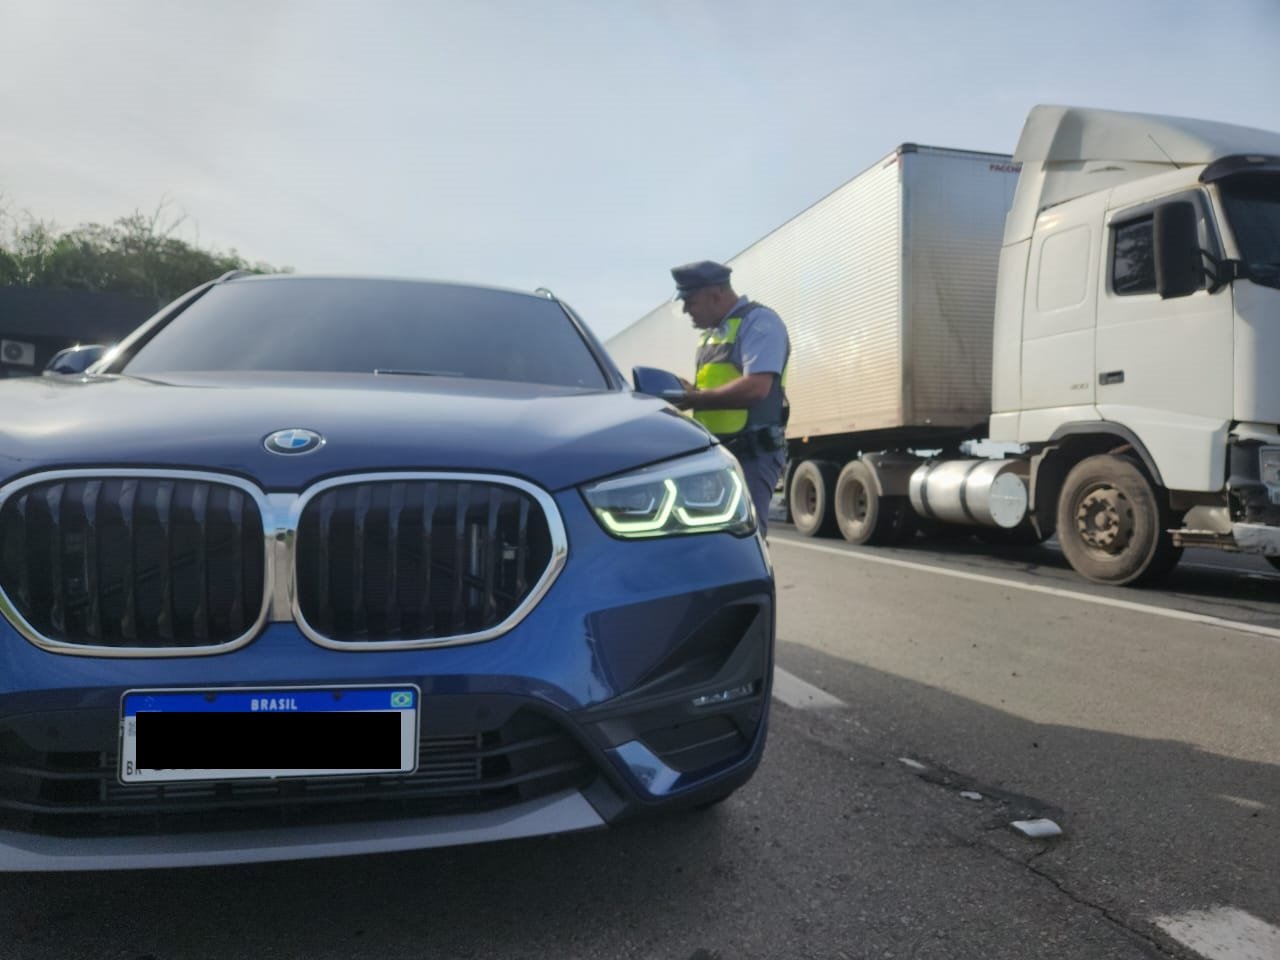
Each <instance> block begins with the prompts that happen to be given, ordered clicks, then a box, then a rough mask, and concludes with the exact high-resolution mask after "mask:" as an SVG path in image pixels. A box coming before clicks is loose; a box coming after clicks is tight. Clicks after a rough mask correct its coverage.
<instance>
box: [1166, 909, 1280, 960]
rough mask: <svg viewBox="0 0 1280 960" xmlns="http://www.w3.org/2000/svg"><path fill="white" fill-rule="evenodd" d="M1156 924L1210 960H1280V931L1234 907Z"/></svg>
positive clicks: (1187, 915)
mask: <svg viewBox="0 0 1280 960" xmlns="http://www.w3.org/2000/svg"><path fill="white" fill-rule="evenodd" d="M1155 924H1156V926H1157V927H1159V928H1160V929H1161V930H1163V931H1164V932H1165V933H1167V934H1168V935H1169V936H1171V937H1173V939H1175V940H1177V941H1178V942H1179V943H1180V944H1182V945H1183V946H1184V947H1189V948H1190V949H1192V950H1194V951H1195V952H1196V953H1198V954H1200V956H1202V957H1204V958H1206V960H1276V958H1277V957H1280V930H1277V929H1276V928H1275V927H1273V926H1271V924H1269V923H1264V922H1263V921H1262V920H1259V919H1258V918H1257V917H1255V916H1254V915H1253V914H1251V913H1245V912H1244V911H1243V910H1237V909H1235V908H1234V907H1214V908H1213V909H1211V910H1191V911H1189V912H1187V913H1182V914H1178V915H1177V916H1174V917H1156V919H1155Z"/></svg>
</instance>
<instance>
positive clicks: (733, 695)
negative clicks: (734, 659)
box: [691, 683, 756, 707]
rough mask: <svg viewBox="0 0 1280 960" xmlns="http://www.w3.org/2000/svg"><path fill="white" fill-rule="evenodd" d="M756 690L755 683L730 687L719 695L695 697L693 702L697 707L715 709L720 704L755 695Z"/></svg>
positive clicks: (711, 694) (709, 694)
mask: <svg viewBox="0 0 1280 960" xmlns="http://www.w3.org/2000/svg"><path fill="white" fill-rule="evenodd" d="M755 689H756V685H755V684H754V683H747V684H743V685H742V686H741V687H730V688H729V689H728V690H721V691H719V692H718V693H706V694H703V695H702V696H700V697H694V698H693V700H692V701H691V702H692V704H693V706H695V707H713V706H715V705H717V704H720V703H729V702H731V701H733V700H741V699H742V698H743V697H749V696H751V694H753V693H755Z"/></svg>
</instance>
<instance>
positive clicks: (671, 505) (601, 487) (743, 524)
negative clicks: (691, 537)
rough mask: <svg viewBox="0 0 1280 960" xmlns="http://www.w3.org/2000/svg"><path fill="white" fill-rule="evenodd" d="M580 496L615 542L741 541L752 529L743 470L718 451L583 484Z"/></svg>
mask: <svg viewBox="0 0 1280 960" xmlns="http://www.w3.org/2000/svg"><path fill="white" fill-rule="evenodd" d="M582 495H583V496H584V497H586V500H587V503H588V504H589V505H590V506H591V510H592V512H593V513H595V515H596V519H597V520H599V521H600V525H601V526H602V527H604V528H605V530H607V531H608V532H609V533H611V534H613V535H614V536H615V537H624V538H627V539H634V538H642V537H671V536H679V535H682V534H691V533H720V532H727V533H732V534H733V535H734V536H738V537H745V536H747V535H748V534H750V533H752V532H754V531H755V528H756V521H755V513H754V512H753V511H752V508H751V497H750V496H749V495H748V494H747V483H746V480H744V479H743V476H742V468H741V467H739V466H738V461H737V460H736V459H734V457H733V456H732V455H730V454H728V453H726V452H725V451H724V450H722V449H721V448H720V447H712V448H711V449H710V450H708V451H706V452H704V453H699V454H695V455H694V456H692V457H683V458H681V459H679V460H672V461H669V462H667V463H660V464H656V465H655V466H652V467H645V468H643V469H641V470H636V471H634V472H632V473H627V474H623V475H622V476H620V477H612V478H610V479H608V480H602V481H600V482H599V483H592V484H588V485H587V486H585V487H583V488H582Z"/></svg>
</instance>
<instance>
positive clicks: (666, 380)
mask: <svg viewBox="0 0 1280 960" xmlns="http://www.w3.org/2000/svg"><path fill="white" fill-rule="evenodd" d="M631 382H632V383H634V384H635V386H636V393H643V394H645V395H646V396H649V397H657V398H658V399H660V400H667V401H674V400H679V399H681V398H682V397H684V386H683V385H682V384H681V383H680V378H679V377H677V376H676V375H675V374H674V373H669V372H668V371H666V370H659V369H658V368H657V367H632V368H631Z"/></svg>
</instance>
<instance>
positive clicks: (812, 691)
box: [773, 667, 847, 710]
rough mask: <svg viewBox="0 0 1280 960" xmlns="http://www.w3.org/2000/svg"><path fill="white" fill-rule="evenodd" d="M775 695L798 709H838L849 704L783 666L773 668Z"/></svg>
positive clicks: (789, 705)
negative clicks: (788, 671)
mask: <svg viewBox="0 0 1280 960" xmlns="http://www.w3.org/2000/svg"><path fill="white" fill-rule="evenodd" d="M773 695H774V696H775V697H777V698H778V699H779V700H781V701H782V702H783V703H785V704H786V705H787V706H788V707H793V708H795V709H796V710H837V709H839V708H841V707H844V706H847V704H846V703H845V702H844V701H843V700H839V699H837V698H835V697H833V696H832V695H831V694H829V693H827V691H825V690H823V689H821V688H819V687H815V686H814V685H813V684H811V683H806V682H805V681H803V680H801V679H800V678H799V677H797V676H796V675H795V674H793V673H787V671H785V670H783V669H782V668H781V667H774V668H773Z"/></svg>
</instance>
